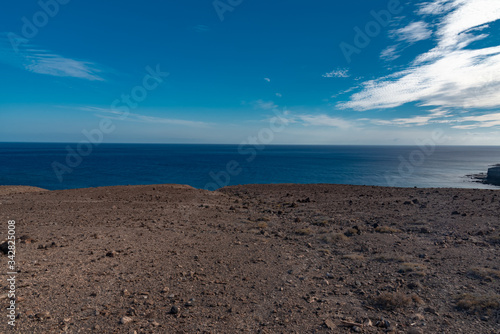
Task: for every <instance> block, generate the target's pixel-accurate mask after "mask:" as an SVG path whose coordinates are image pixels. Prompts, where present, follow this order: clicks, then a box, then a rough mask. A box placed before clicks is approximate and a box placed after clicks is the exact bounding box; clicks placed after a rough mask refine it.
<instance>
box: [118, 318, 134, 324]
mask: <svg viewBox="0 0 500 334" xmlns="http://www.w3.org/2000/svg"><path fill="white" fill-rule="evenodd" d="M133 320H134V319H132V318H131V317H126V316H125V317H122V318H121V319H120V324H124V325H125V324H128V323H130V322H132V321H133Z"/></svg>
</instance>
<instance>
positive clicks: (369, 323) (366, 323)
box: [363, 319, 373, 327]
mask: <svg viewBox="0 0 500 334" xmlns="http://www.w3.org/2000/svg"><path fill="white" fill-rule="evenodd" d="M363 326H365V327H371V326H373V324H372V321H371V320H370V319H365V321H364V322H363Z"/></svg>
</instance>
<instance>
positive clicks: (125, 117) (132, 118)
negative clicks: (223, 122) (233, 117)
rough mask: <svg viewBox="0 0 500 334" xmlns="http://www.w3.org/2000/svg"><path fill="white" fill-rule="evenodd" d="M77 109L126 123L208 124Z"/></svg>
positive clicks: (98, 108)
mask: <svg viewBox="0 0 500 334" xmlns="http://www.w3.org/2000/svg"><path fill="white" fill-rule="evenodd" d="M79 109H80V110H83V111H91V112H95V113H96V114H97V115H98V116H100V117H106V118H112V119H117V120H127V121H135V122H146V123H162V124H172V125H182V126H188V127H207V126H208V125H209V123H205V122H198V121H190V120H184V119H174V118H164V117H155V116H147V115H141V114H136V113H130V112H129V113H126V114H125V113H121V112H119V111H116V110H112V109H107V108H100V107H81V108H79ZM109 114H111V115H112V116H110V115H109Z"/></svg>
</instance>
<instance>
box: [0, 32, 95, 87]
mask: <svg viewBox="0 0 500 334" xmlns="http://www.w3.org/2000/svg"><path fill="white" fill-rule="evenodd" d="M11 43H15V46H16V48H17V52H16V51H15V50H14V48H13V46H12V45H11ZM0 62H3V63H6V64H9V65H12V66H16V67H20V68H22V69H25V70H27V71H30V72H33V73H38V74H46V75H51V76H56V77H72V78H79V79H85V80H91V81H103V80H104V79H103V78H102V76H101V72H102V70H101V69H100V67H101V66H99V65H98V64H95V63H92V62H88V61H82V60H76V59H71V58H66V57H63V56H61V55H58V54H55V53H53V52H51V51H48V50H43V49H39V48H36V47H34V46H32V45H30V44H28V41H27V40H23V39H22V38H18V37H12V36H10V38H9V37H5V36H3V37H1V36H0Z"/></svg>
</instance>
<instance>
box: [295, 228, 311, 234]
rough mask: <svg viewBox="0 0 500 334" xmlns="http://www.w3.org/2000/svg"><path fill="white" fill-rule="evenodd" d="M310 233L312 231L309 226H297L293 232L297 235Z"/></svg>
mask: <svg viewBox="0 0 500 334" xmlns="http://www.w3.org/2000/svg"><path fill="white" fill-rule="evenodd" d="M312 233H313V231H312V230H311V229H310V228H299V229H297V230H295V234H298V235H309V234H312Z"/></svg>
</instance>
